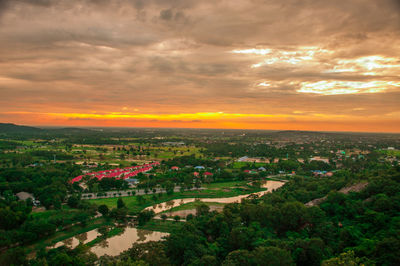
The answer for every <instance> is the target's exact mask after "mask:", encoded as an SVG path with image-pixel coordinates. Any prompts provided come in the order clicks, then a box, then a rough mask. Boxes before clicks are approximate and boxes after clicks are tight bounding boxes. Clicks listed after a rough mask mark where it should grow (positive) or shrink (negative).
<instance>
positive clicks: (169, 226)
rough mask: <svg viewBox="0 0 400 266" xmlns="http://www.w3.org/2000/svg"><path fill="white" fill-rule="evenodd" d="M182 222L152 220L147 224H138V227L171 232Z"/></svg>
mask: <svg viewBox="0 0 400 266" xmlns="http://www.w3.org/2000/svg"><path fill="white" fill-rule="evenodd" d="M182 224H183V222H175V221H162V220H151V221H149V222H147V223H146V224H145V225H142V226H138V229H145V230H150V231H158V232H164V233H171V232H172V231H173V230H174V229H177V228H179V227H180V226H181V225H182Z"/></svg>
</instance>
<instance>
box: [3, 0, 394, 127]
mask: <svg viewBox="0 0 400 266" xmlns="http://www.w3.org/2000/svg"><path fill="white" fill-rule="evenodd" d="M0 122H11V123H16V124H24V125H47V126H100V127H105V126H124V127H125V126H126V127H182V128H243V129H293V130H320V131H323V130H326V131H370V132H400V2H399V1H397V0H379V1H371V0H337V1H321V0H304V1H298V0H287V1H282V0H265V1H261V0H247V1H245V0H243V1H238V0H229V1H214V0H213V1H211V0H210V1H200V0H171V1H167V0H76V1H71V0H36V1H28V0H0Z"/></svg>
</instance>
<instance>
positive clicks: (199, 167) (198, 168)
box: [171, 165, 214, 177]
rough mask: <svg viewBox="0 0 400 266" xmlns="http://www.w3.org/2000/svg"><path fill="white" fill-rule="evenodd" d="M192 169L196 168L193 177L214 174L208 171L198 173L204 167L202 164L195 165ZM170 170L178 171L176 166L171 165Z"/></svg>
mask: <svg viewBox="0 0 400 266" xmlns="http://www.w3.org/2000/svg"><path fill="white" fill-rule="evenodd" d="M194 169H195V170H196V171H195V172H193V176H194V177H200V176H201V175H202V176H204V177H211V176H213V175H214V174H213V173H210V172H202V173H200V171H203V170H205V169H206V168H205V167H204V166H201V165H199V166H195V167H194ZM171 170H173V171H178V170H179V167H178V166H172V167H171Z"/></svg>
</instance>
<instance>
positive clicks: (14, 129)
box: [0, 123, 43, 134]
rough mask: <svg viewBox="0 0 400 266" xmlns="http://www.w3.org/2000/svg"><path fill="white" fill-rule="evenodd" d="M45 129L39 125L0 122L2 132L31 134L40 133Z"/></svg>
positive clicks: (0, 131)
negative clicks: (38, 126)
mask: <svg viewBox="0 0 400 266" xmlns="http://www.w3.org/2000/svg"><path fill="white" fill-rule="evenodd" d="M42 131H43V130H42V129H40V128H37V127H30V126H19V125H15V124H11V123H0V133H13V134H25V133H26V134H30V133H40V132H42Z"/></svg>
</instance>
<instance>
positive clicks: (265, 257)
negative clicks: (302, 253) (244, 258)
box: [252, 247, 294, 266]
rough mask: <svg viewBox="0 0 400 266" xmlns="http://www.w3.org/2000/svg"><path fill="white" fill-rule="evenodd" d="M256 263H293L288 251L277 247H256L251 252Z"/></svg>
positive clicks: (274, 265) (282, 264)
mask: <svg viewBox="0 0 400 266" xmlns="http://www.w3.org/2000/svg"><path fill="white" fill-rule="evenodd" d="M252 255H253V256H254V262H255V264H256V265H271V266H286V265H287V266H291V265H294V263H293V260H292V257H291V256H290V253H289V252H288V251H286V250H284V249H280V248H277V247H258V248H256V249H255V250H254V251H253V252H252Z"/></svg>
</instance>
